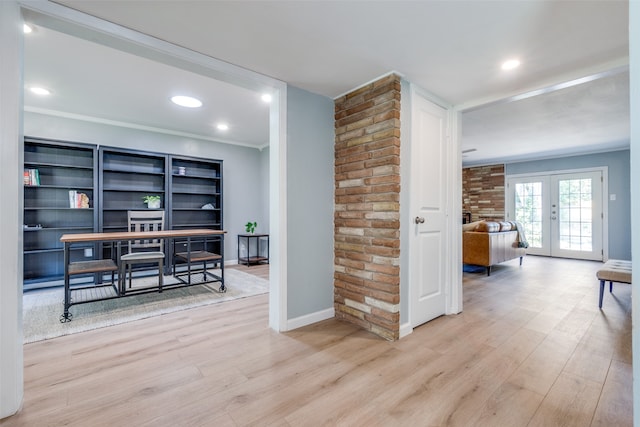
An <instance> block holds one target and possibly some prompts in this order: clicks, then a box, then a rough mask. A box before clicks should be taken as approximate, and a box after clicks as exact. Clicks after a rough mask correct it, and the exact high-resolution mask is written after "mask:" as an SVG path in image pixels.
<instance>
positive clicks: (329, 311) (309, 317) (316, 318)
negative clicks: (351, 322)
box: [287, 307, 335, 331]
mask: <svg viewBox="0 0 640 427" xmlns="http://www.w3.org/2000/svg"><path fill="white" fill-rule="evenodd" d="M334 317H335V311H334V309H333V307H331V308H326V309H324V310H320V311H316V312H315V313H309V314H305V315H303V316H300V317H296V318H294V319H289V320H288V321H287V331H291V330H293V329H298V328H301V327H303V326H307V325H311V324H313V323H317V322H321V321H323V320H327V319H333V318H334Z"/></svg>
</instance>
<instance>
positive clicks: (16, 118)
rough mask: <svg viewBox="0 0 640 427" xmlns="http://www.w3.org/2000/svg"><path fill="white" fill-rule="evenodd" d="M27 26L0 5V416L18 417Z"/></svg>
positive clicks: (9, 4)
mask: <svg viewBox="0 0 640 427" xmlns="http://www.w3.org/2000/svg"><path fill="white" fill-rule="evenodd" d="M21 28H22V19H21V17H20V7H19V5H18V4H17V3H16V2H15V1H0V57H2V60H0V158H1V159H2V167H0V182H1V183H2V185H1V186H0V198H1V199H2V201H3V208H4V209H1V210H0V236H2V246H0V268H1V269H2V276H0V418H5V417H8V416H10V415H13V414H15V413H16V412H17V411H18V410H19V409H20V408H21V407H22V404H23V399H24V351H23V348H24V346H23V341H24V340H23V330H22V283H23V257H22V249H23V237H22V223H23V205H24V197H23V188H24V186H23V184H22V182H20V180H19V175H20V173H21V171H22V166H23V163H24V146H23V140H24V138H23V136H24V135H23V133H22V108H21V107H22V103H23V99H22V98H23V95H22V94H23V84H22V57H23V49H22V45H23V40H22V38H23V33H22V31H20V29H21ZM9 422H10V421H9Z"/></svg>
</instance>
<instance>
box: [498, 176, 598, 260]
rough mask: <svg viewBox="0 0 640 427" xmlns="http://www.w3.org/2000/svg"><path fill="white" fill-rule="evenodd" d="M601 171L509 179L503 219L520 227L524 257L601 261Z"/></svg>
mask: <svg viewBox="0 0 640 427" xmlns="http://www.w3.org/2000/svg"><path fill="white" fill-rule="evenodd" d="M602 188H603V171H602V170H593V171H579V172H572V173H562V174H553V175H536V176H518V177H510V178H509V179H508V181H507V219H515V220H516V221H518V222H520V223H521V224H522V226H523V229H524V232H525V236H526V238H527V240H528V242H529V249H528V253H531V254H534V255H547V256H555V257H564V258H578V259H591V260H602V259H603V243H602V242H603V217H604V215H603V197H604V195H603V190H602Z"/></svg>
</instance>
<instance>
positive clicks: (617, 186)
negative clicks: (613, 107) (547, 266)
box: [505, 150, 631, 260]
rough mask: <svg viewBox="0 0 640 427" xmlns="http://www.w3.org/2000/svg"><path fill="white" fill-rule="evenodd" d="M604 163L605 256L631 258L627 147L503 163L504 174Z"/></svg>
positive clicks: (628, 153)
mask: <svg viewBox="0 0 640 427" xmlns="http://www.w3.org/2000/svg"><path fill="white" fill-rule="evenodd" d="M602 166H608V169H609V194H615V195H616V200H609V202H608V203H609V258H613V259H629V260H630V259H631V188H630V185H631V178H630V169H631V165H630V152H629V150H622V151H611V152H606V153H597V154H588V155H583V156H572V157H560V158H556V159H547V160H537V161H531V162H520V163H511V164H507V165H505V173H506V175H517V174H526V173H536V172H548V171H559V170H568V169H583V168H590V167H602Z"/></svg>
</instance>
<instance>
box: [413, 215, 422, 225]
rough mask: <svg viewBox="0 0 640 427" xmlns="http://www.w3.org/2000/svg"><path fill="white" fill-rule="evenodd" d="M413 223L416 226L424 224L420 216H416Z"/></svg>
mask: <svg viewBox="0 0 640 427" xmlns="http://www.w3.org/2000/svg"><path fill="white" fill-rule="evenodd" d="M415 221H416V224H424V218H423V217H421V216H417V217H416V219H415Z"/></svg>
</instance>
